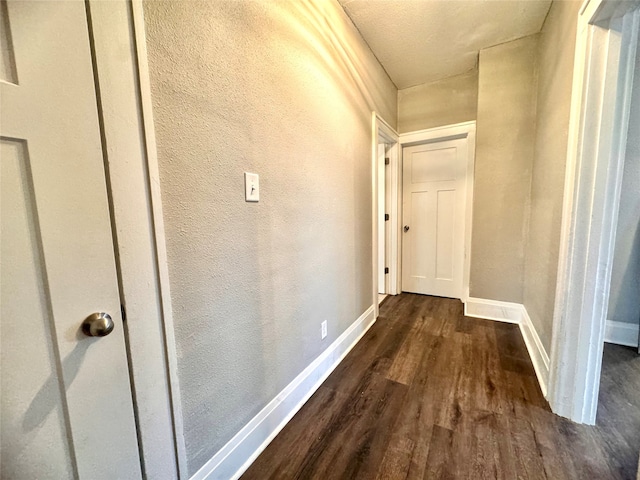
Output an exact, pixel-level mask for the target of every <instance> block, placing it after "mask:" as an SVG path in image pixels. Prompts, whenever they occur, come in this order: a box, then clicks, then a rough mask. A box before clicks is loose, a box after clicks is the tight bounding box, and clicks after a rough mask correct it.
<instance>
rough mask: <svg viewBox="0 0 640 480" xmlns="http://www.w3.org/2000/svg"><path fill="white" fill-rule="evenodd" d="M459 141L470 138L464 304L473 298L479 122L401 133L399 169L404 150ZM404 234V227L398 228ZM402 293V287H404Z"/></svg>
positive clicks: (467, 176) (400, 190) (400, 251)
mask: <svg viewBox="0 0 640 480" xmlns="http://www.w3.org/2000/svg"><path fill="white" fill-rule="evenodd" d="M458 138H467V140H468V157H467V173H466V200H465V212H464V217H465V218H464V271H463V273H462V275H463V276H462V298H461V299H460V300H462V302H466V301H467V300H468V299H469V276H470V272H471V222H472V219H473V174H474V173H473V172H474V165H475V158H476V122H475V120H473V121H471V122H462V123H456V124H454V125H445V126H442V127H435V128H429V129H427V130H417V131H415V132H408V133H401V134H400V148H399V162H398V168H399V169H400V172H402V165H403V158H402V149H403V148H404V147H410V146H413V145H420V144H423V143H432V142H436V141H444V140H455V139H458ZM399 178H400V180H399V181H400V184H399V185H400V188H399V195H400V197H402V175H400V177H399ZM401 205H402V202H400V207H399V214H400V215H399V216H400V218H401V216H402V215H401V214H402V206H401ZM398 231H400V225H398ZM398 258H399V265H402V262H401V259H402V242H400V249H399V251H398ZM399 275H400V276H399V280H400V279H402V272H400V273H399ZM400 291H401V287H400Z"/></svg>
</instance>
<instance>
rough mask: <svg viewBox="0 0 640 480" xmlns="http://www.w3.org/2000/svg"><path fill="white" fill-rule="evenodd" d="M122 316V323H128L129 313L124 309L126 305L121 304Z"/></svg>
mask: <svg viewBox="0 0 640 480" xmlns="http://www.w3.org/2000/svg"><path fill="white" fill-rule="evenodd" d="M120 314H121V315H122V321H123V322H126V321H127V311H126V310H125V309H124V305H122V304H120Z"/></svg>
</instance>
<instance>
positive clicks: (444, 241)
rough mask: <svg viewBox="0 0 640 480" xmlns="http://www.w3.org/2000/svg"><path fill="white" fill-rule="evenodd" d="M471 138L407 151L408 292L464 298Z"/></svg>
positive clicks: (404, 247) (405, 243)
mask: <svg viewBox="0 0 640 480" xmlns="http://www.w3.org/2000/svg"><path fill="white" fill-rule="evenodd" d="M467 148H468V147H467V139H466V138H463V139H456V140H444V141H439V142H432V143H427V144H423V145H414V146H410V147H405V148H404V149H403V151H402V158H403V167H402V172H403V183H402V185H403V232H404V233H403V243H402V290H403V291H406V292H413V293H422V294H425V295H437V296H441V297H451V298H460V297H461V296H462V284H463V270H464V225H465V204H466V162H467Z"/></svg>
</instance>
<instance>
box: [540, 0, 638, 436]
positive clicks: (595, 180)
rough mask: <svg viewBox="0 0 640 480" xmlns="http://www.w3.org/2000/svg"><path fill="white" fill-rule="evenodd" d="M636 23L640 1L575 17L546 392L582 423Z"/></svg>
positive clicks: (619, 182) (592, 381)
mask: <svg viewBox="0 0 640 480" xmlns="http://www.w3.org/2000/svg"><path fill="white" fill-rule="evenodd" d="M639 25H640V1H638V0H634V1H630V2H617V1H609V0H590V1H588V2H585V4H584V6H583V8H582V10H581V11H580V15H579V18H578V36H577V40H576V59H575V68H574V79H573V89H572V90H573V92H574V93H573V97H572V104H571V119H570V125H569V142H568V151H567V170H566V178H565V196H564V205H563V220H562V233H561V242H560V259H559V266H558V267H559V268H558V282H557V288H556V300H555V309H554V311H555V313H554V327H553V337H552V348H551V369H550V385H549V397H548V399H549V402H550V404H551V407H552V409H553V411H554V412H555V413H557V414H559V415H562V416H565V417H567V418H570V419H571V420H574V421H576V422H579V423H587V424H594V423H595V422H596V413H597V409H598V395H599V393H600V392H599V390H600V383H601V373H602V367H603V363H602V362H603V350H604V341H605V339H606V338H607V337H608V336H610V335H611V334H612V330H611V327H612V324H609V328H608V329H607V322H606V319H607V316H608V313H609V311H610V310H611V309H610V293H611V286H612V270H613V265H614V257H615V245H616V231H617V230H619V229H618V228H617V227H618V226H619V223H618V218H619V213H620V211H621V210H620V207H621V203H620V202H621V192H622V186H623V172H624V170H625V162H629V161H632V162H638V161H640V160H639V159H638V157H637V156H636V157H635V158H631V159H630V158H629V155H628V154H627V144H628V143H627V141H628V140H629V139H631V138H630V137H629V135H632V130H630V127H634V126H635V127H637V122H635V123H634V122H631V121H630V115H631V113H632V111H633V108H632V105H633V104H634V102H636V103H637V99H636V98H637V97H636V96H637V94H638V93H637V90H638V88H637V87H636V86H635V85H637V83H638V82H637V79H636V81H634V77H635V76H636V75H638V74H639V72H638V71H637V70H638V68H637V53H638V52H637V49H638V30H639ZM634 95H635V96H634ZM636 130H637V128H636ZM636 133H637V132H636ZM636 141H637V139H636ZM636 195H637V190H636ZM618 233H620V232H618ZM635 296H636V297H637V296H638V295H637V292H636V293H635ZM609 339H611V338H609ZM602 379H603V380H604V377H603V378H602Z"/></svg>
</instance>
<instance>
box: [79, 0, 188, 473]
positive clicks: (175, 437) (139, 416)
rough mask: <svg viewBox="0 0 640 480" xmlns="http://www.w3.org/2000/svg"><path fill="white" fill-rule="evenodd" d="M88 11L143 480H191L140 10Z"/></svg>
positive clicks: (93, 4)
mask: <svg viewBox="0 0 640 480" xmlns="http://www.w3.org/2000/svg"><path fill="white" fill-rule="evenodd" d="M86 5H87V7H86V8H87V14H88V18H89V32H90V40H91V49H92V55H93V62H94V78H95V81H96V93H97V98H98V114H99V117H100V126H101V134H102V144H103V153H104V156H105V165H106V170H107V171H106V175H107V183H108V185H107V186H108V191H109V202H110V208H111V216H112V223H113V231H114V248H115V251H116V261H117V267H118V281H119V287H120V296H121V302H122V304H123V306H124V307H125V310H126V322H125V325H126V331H125V338H126V339H127V355H128V361H129V369H130V379H131V386H132V391H133V396H134V403H135V413H136V424H137V425H136V427H137V431H138V443H139V446H140V455H141V462H142V467H143V472H144V476H145V478H187V469H186V454H185V446H184V439H183V435H182V423H181V422H182V414H181V411H180V398H179V393H178V391H177V386H178V379H177V376H176V360H177V357H176V352H175V341H174V332H173V322H172V317H171V301H170V296H169V282H168V271H167V269H168V267H167V260H166V250H165V238H164V227H163V216H162V204H161V199H160V187H159V185H160V183H159V175H158V162H157V156H156V145H155V136H154V128H153V118H152V116H151V90H150V83H149V73H148V66H147V53H146V40H145V33H144V19H143V12H142V3H141V1H140V0H112V1H109V2H104V1H101V0H89V1H88V3H87V4H86Z"/></svg>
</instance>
